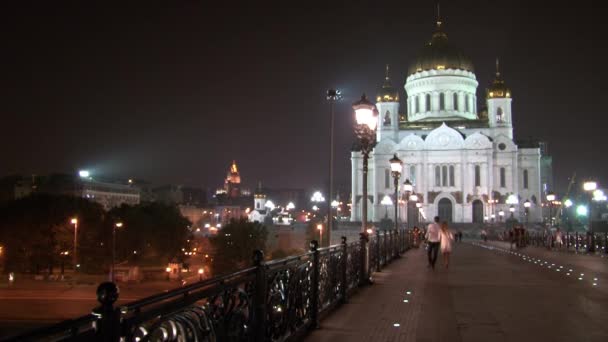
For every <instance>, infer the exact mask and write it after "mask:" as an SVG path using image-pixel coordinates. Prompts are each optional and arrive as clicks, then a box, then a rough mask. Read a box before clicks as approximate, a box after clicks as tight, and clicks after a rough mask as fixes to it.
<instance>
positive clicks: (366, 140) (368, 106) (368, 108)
mask: <svg viewBox="0 0 608 342" xmlns="http://www.w3.org/2000/svg"><path fill="white" fill-rule="evenodd" d="M353 110H354V111H355V120H356V125H355V134H356V136H357V138H359V144H360V146H361V154H362V155H363V177H362V178H363V179H362V182H361V183H362V184H361V186H362V192H363V193H362V195H363V196H362V201H363V202H362V203H361V240H362V253H361V271H360V272H361V278H360V281H361V284H365V283H368V279H369V278H368V275H367V272H368V270H369V246H368V244H367V241H368V240H369V234H368V233H367V163H368V159H369V153H370V152H371V151H372V149H373V148H374V146H375V144H376V127H377V126H378V110H377V109H376V106H374V104H373V103H371V102H369V101H368V100H367V98H366V97H365V94H363V95H362V96H361V100H359V101H357V102H355V103H353Z"/></svg>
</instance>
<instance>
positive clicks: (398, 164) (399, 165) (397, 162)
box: [389, 153, 403, 174]
mask: <svg viewBox="0 0 608 342" xmlns="http://www.w3.org/2000/svg"><path fill="white" fill-rule="evenodd" d="M389 163H390V164H391V171H392V172H393V173H394V174H401V171H403V162H402V161H401V159H399V158H398V157H397V154H396V153H395V155H394V156H393V158H391V159H390V160H389Z"/></svg>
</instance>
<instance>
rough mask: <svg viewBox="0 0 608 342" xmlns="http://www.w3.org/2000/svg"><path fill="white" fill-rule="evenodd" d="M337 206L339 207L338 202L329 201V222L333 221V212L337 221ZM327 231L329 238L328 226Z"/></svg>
mask: <svg viewBox="0 0 608 342" xmlns="http://www.w3.org/2000/svg"><path fill="white" fill-rule="evenodd" d="M339 206H340V202H338V201H337V200H333V201H331V206H330V209H331V210H330V215H329V217H330V221H333V220H334V210H335V211H336V220H338V219H339V215H338V208H339ZM327 230H328V232H327V236H328V237H331V234H330V232H329V225H328V226H327Z"/></svg>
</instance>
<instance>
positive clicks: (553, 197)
mask: <svg viewBox="0 0 608 342" xmlns="http://www.w3.org/2000/svg"><path fill="white" fill-rule="evenodd" d="M547 201H548V202H553V201H555V194H554V193H552V192H550V193H548V194H547Z"/></svg>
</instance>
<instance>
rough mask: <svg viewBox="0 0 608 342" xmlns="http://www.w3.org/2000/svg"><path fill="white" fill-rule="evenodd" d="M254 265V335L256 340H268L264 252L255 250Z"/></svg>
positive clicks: (261, 341) (257, 341) (259, 341)
mask: <svg viewBox="0 0 608 342" xmlns="http://www.w3.org/2000/svg"><path fill="white" fill-rule="evenodd" d="M253 265H254V266H256V267H257V269H256V272H255V292H254V294H253V308H254V309H253V310H254V311H253V315H254V316H253V337H254V341H256V342H263V341H265V340H266V293H267V291H266V266H265V265H264V252H262V251H261V250H256V251H254V252H253Z"/></svg>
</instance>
